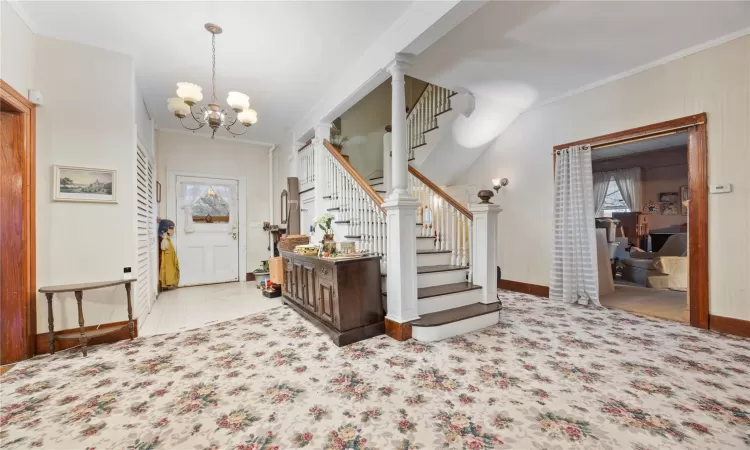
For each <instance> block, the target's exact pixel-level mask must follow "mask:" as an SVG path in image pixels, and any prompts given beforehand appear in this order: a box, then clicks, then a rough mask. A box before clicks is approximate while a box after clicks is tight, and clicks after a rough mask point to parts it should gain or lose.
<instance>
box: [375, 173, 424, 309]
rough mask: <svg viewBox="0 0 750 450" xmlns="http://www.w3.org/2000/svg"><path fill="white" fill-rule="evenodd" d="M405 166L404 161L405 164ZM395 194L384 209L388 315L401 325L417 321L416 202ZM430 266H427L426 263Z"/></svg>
mask: <svg viewBox="0 0 750 450" xmlns="http://www.w3.org/2000/svg"><path fill="white" fill-rule="evenodd" d="M404 164H406V161H404ZM396 194H397V191H396V189H395V187H394V195H393V196H392V197H391V198H390V199H389V200H388V201H386V202H385V203H383V208H384V209H385V210H386V214H387V224H388V230H387V237H388V238H387V242H385V243H383V244H384V248H387V249H388V277H387V278H388V279H387V283H388V299H387V300H388V314H387V315H386V318H387V319H388V320H391V321H393V322H398V323H404V322H410V321H412V320H416V319H418V318H419V314H418V312H419V309H418V307H417V265H418V262H417V260H418V258H417V257H418V255H417V244H416V236H415V233H414V224H415V223H417V208H418V207H419V203H418V202H417V200H416V199H413V198H409V197H399V196H398V195H396ZM425 265H429V264H425Z"/></svg>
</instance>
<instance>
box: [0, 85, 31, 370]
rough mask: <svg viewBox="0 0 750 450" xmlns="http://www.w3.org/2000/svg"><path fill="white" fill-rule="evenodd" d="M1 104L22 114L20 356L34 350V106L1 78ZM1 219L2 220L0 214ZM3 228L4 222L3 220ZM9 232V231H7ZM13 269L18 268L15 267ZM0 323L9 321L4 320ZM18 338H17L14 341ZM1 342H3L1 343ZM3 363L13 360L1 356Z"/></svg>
mask: <svg viewBox="0 0 750 450" xmlns="http://www.w3.org/2000/svg"><path fill="white" fill-rule="evenodd" d="M0 105H1V108H0V109H2V111H3V112H10V113H17V114H20V115H21V116H22V118H23V130H24V145H23V147H24V148H23V158H22V160H23V168H22V174H23V175H22V176H23V186H22V202H23V207H22V218H21V230H20V231H21V233H20V234H21V241H22V244H21V245H22V249H23V251H22V254H21V267H20V271H21V278H22V280H23V281H22V285H21V286H18V289H19V291H20V292H21V294H20V295H21V297H20V298H21V299H22V301H23V308H24V309H25V312H24V313H23V316H24V318H25V320H24V322H25V323H23V324H21V325H22V326H21V329H22V331H21V336H16V337H15V339H19V340H21V341H23V342H24V345H25V355H23V358H22V359H25V358H31V357H32V356H34V354H35V353H36V339H35V338H34V337H35V335H36V295H37V293H36V106H35V105H34V104H33V103H31V102H30V101H29V100H28V99H27V98H26V97H25V96H23V95H22V94H21V93H19V92H18V91H16V90H15V89H13V87H11V86H10V85H9V84H8V83H6V82H5V81H3V80H0ZM0 220H3V219H2V218H0ZM2 225H3V228H5V224H4V223H2ZM8 234H10V233H8ZM3 270H4V268H0V278H3V279H4V280H3V282H4V283H7V282H10V280H11V279H12V277H4V276H3V274H2V272H3ZM15 270H18V268H16V269H15ZM2 325H3V327H7V326H8V324H7V323H6V321H5V318H4V320H3V324H2ZM16 342H18V341H16ZM3 345H4V344H3ZM0 354H4V355H9V354H10V352H8V353H6V349H5V348H2V349H0ZM0 360H2V362H3V363H7V362H12V361H6V360H5V358H1V357H0Z"/></svg>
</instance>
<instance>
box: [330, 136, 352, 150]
mask: <svg viewBox="0 0 750 450" xmlns="http://www.w3.org/2000/svg"><path fill="white" fill-rule="evenodd" d="M348 140H349V138H348V137H346V136H342V135H340V134H337V135H334V136H331V145H333V146H334V147H335V148H336V150H338V151H339V153H341V150H343V148H344V144H345V143H346V141H348Z"/></svg>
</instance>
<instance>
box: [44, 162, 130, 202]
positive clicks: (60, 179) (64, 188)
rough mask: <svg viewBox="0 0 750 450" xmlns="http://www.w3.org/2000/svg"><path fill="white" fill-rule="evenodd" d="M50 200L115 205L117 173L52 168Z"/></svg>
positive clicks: (102, 170) (85, 168)
mask: <svg viewBox="0 0 750 450" xmlns="http://www.w3.org/2000/svg"><path fill="white" fill-rule="evenodd" d="M53 171H54V176H53V183H52V188H53V192H52V199H53V200H54V201H56V202H91V203H117V171H116V170H110V169H92V168H89V167H73V166H60V165H54V166H53Z"/></svg>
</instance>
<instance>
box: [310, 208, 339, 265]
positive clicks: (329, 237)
mask: <svg viewBox="0 0 750 450" xmlns="http://www.w3.org/2000/svg"><path fill="white" fill-rule="evenodd" d="M332 222H333V214H330V213H325V214H321V215H319V216H318V217H316V218H315V220H313V225H315V226H317V227H318V228H320V230H321V231H323V234H324V236H323V240H322V241H321V242H320V244H321V245H320V254H321V256H330V254H331V253H335V251H336V241H334V240H333V227H332V226H331V223H332Z"/></svg>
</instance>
